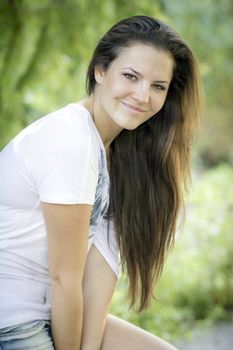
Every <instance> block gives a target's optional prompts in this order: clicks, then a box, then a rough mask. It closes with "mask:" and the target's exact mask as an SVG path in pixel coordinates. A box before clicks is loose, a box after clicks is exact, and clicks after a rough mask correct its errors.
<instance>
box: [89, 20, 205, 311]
mask: <svg viewBox="0 0 233 350" xmlns="http://www.w3.org/2000/svg"><path fill="white" fill-rule="evenodd" d="M135 43H143V44H148V45H153V46H154V47H156V48H157V49H162V50H165V51H166V52H170V54H171V55H172V57H173V59H174V71H173V77H172V81H171V84H170V87H169V91H168V95H167V98H166V101H165V103H164V105H163V107H162V109H161V110H160V111H159V112H158V113H157V114H156V115H155V116H153V117H151V118H150V119H149V120H147V121H146V122H144V123H143V124H141V125H140V126H139V127H138V128H136V129H135V130H130V131H129V130H123V131H122V132H121V133H120V134H119V135H118V136H117V138H116V139H115V140H114V141H113V142H112V144H111V145H110V206H109V216H111V217H113V220H114V224H115V229H116V234H117V237H118V242H119V248H120V254H121V260H122V264H123V269H124V270H125V269H126V270H127V274H128V277H129V282H130V288H129V293H130V297H131V306H133V305H134V304H135V303H136V300H137V296H138V295H139V297H140V305H139V310H140V311H141V310H142V309H144V308H147V307H148V305H149V302H150V300H151V297H152V296H153V288H154V285H155V282H156V281H157V280H158V278H159V277H160V275H161V272H162V269H163V265H164V261H165V257H166V254H167V252H168V251H169V249H170V248H171V247H172V245H173V243H174V236H175V231H176V222H177V216H178V213H179V211H180V209H181V208H182V206H183V192H184V188H185V184H186V181H187V179H188V178H189V176H190V164H189V155H190V144H191V141H192V137H193V133H194V130H195V128H196V127H197V125H198V122H199V115H200V105H201V103H200V101H201V94H200V82H199V73H198V68H197V63H196V60H195V58H194V55H193V54H192V51H191V50H190V48H189V47H188V46H187V45H186V44H185V43H184V41H183V40H182V39H181V38H180V37H179V35H178V34H177V33H176V32H175V31H174V30H173V29H172V28H171V27H170V26H168V25H167V24H165V23H164V22H162V21H160V20H157V19H154V18H152V17H147V16H134V17H130V18H127V19H124V20H122V21H120V22H119V23H117V24H115V25H114V26H113V27H112V28H111V29H110V30H109V31H108V32H107V33H106V34H105V35H104V36H103V38H102V39H101V40H100V41H99V43H98V45H97V47H96V49H95V51H94V54H93V57H92V60H91V62H90V65H89V68H88V72H87V91H88V93H89V94H91V93H93V91H94V89H95V84H96V81H95V77H94V68H95V67H96V66H102V67H104V68H105V69H107V68H108V67H109V65H110V63H111V62H112V61H113V60H114V59H115V58H116V57H117V55H119V52H120V50H121V49H122V48H124V47H125V46H130V45H132V44H135Z"/></svg>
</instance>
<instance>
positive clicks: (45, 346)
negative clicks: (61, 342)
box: [0, 320, 54, 350]
mask: <svg viewBox="0 0 233 350" xmlns="http://www.w3.org/2000/svg"><path fill="white" fill-rule="evenodd" d="M0 350H54V346H53V341H52V337H51V327H50V321H45V320H35V321H30V322H24V323H21V324H19V325H16V326H11V327H6V328H2V329H0Z"/></svg>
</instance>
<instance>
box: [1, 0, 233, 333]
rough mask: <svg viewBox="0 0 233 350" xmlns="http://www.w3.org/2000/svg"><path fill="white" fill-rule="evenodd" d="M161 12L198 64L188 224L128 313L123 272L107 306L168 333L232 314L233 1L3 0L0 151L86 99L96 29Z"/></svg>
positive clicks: (157, 330) (188, 196)
mask: <svg viewBox="0 0 233 350" xmlns="http://www.w3.org/2000/svg"><path fill="white" fill-rule="evenodd" d="M136 14H145V15H150V16H155V17H159V18H161V19H163V20H165V21H166V22H168V23H169V24H171V25H172V26H174V27H175V28H176V30H177V31H178V32H179V33H180V34H181V36H182V37H183V38H184V39H185V40H186V42H187V43H188V44H189V45H190V46H191V47H192V49H193V51H194V52H195V54H196V56H197V57H198V60H199V64H200V71H201V75H202V79H203V85H204V93H205V111H204V115H203V122H202V128H201V132H200V133H199V135H198V137H197V140H196V142H195V146H194V149H193V157H192V172H193V178H194V181H193V185H192V187H191V190H190V192H189V194H188V195H187V198H186V203H187V205H186V207H187V214H186V221H185V224H184V225H183V227H181V228H180V229H179V230H178V233H177V242H176V245H175V248H174V249H173V252H172V253H171V254H170V256H169V258H168V260H167V263H166V267H165V271H164V274H163V276H162V278H161V281H160V282H159V284H158V286H157V288H156V295H157V300H155V301H153V303H152V305H151V308H150V309H149V310H148V311H146V312H143V313H142V314H140V315H137V314H136V313H135V312H132V311H130V312H129V311H128V304H127V302H126V301H125V298H124V296H125V289H126V283H127V282H126V281H125V278H124V276H123V277H122V279H121V280H120V282H119V284H118V288H117V290H116V293H115V295H114V300H113V303H112V307H111V311H112V312H114V313H115V314H117V315H120V316H122V317H124V318H125V319H128V320H131V321H134V322H135V323H137V324H139V325H141V326H142V327H144V328H146V329H148V330H150V331H152V332H155V333H157V334H158V335H160V336H163V337H164V338H166V339H168V340H170V339H174V338H179V337H182V336H183V335H184V334H186V332H187V331H188V330H189V329H190V328H192V327H193V326H194V325H196V324H199V323H200V322H201V323H203V322H205V323H206V322H211V321H214V320H218V319H229V318H231V319H232V310H233V232H232V231H233V186H232V184H233V143H232V140H233V118H232V117H233V116H232V110H233V108H232V107H233V106H232V101H233V99H232V91H233V64H232V60H233V46H232V29H233V2H232V1H231V0H195V1H194V0H185V1H183V0H173V1H171V0H143V1H141V0H130V1H129V0H101V1H97V0H63V1H62V0H40V1H36V0H35V1H34V0H18V1H17V0H0V148H2V147H3V146H4V145H5V144H6V143H7V142H8V141H9V140H10V139H11V138H12V137H13V136H14V135H15V134H16V133H17V132H18V131H19V130H21V129H22V128H23V127H25V126H26V125H27V124H29V123H30V122H32V121H33V120H35V119H37V118H38V117H40V116H42V115H44V114H47V113H48V112H50V111H53V110H55V109H58V108H60V107H62V106H64V105H65V104H67V103H69V102H73V101H76V100H78V99H80V98H83V97H84V96H85V74H86V69H87V64H88V61H89V59H90V57H91V54H92V51H93V49H94V47H95V45H96V43H97V40H98V39H99V38H100V36H101V35H102V34H103V33H104V32H105V31H106V30H107V29H108V28H109V27H110V26H111V25H112V24H114V23H115V22H116V21H118V20H120V19H122V18H124V17H127V16H131V15H136Z"/></svg>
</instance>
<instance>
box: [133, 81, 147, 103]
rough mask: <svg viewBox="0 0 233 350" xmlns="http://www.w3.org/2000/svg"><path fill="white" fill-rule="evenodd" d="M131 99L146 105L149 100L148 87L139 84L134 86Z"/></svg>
mask: <svg viewBox="0 0 233 350" xmlns="http://www.w3.org/2000/svg"><path fill="white" fill-rule="evenodd" d="M133 99H134V100H135V101H137V102H140V103H148V102H149V99H150V86H149V85H148V84H146V83H143V82H141V83H140V84H137V86H135V89H134V92H133Z"/></svg>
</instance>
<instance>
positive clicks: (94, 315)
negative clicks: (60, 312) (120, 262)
mask: <svg viewBox="0 0 233 350" xmlns="http://www.w3.org/2000/svg"><path fill="white" fill-rule="evenodd" d="M116 281H117V278H116V276H115V274H114V272H113V271H112V269H111V268H110V266H109V265H108V264H107V262H106V261H105V259H104V258H103V256H102V255H101V254H100V253H99V251H98V250H97V248H96V247H95V246H92V247H91V249H90V252H89V253H88V257H87V262H86V267H85V274H84V280H83V298H84V317H83V334H82V346H81V350H100V348H101V343H102V339H103V333H104V328H105V323H106V319H107V314H108V308H109V304H110V301H111V299H112V295H113V291H114V288H115V285H116Z"/></svg>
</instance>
